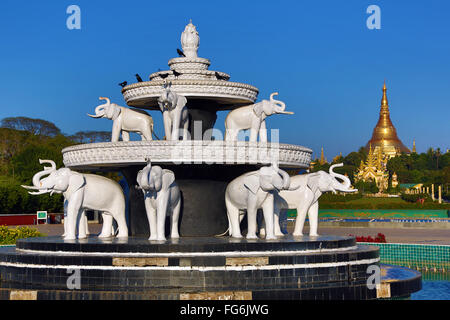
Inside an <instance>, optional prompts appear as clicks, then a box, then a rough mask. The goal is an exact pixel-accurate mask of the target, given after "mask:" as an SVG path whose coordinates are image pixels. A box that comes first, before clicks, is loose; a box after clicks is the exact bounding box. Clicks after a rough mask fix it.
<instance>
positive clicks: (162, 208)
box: [156, 194, 169, 241]
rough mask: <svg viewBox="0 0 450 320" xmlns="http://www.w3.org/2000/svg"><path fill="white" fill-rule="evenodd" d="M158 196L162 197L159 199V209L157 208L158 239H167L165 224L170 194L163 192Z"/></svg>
mask: <svg viewBox="0 0 450 320" xmlns="http://www.w3.org/2000/svg"><path fill="white" fill-rule="evenodd" d="M158 196H159V197H160V199H158V209H157V210H156V233H157V235H158V237H157V239H156V240H160V241H163V240H166V234H165V231H166V230H165V224H166V216H167V207H168V200H169V199H168V197H169V196H168V195H167V194H161V195H158Z"/></svg>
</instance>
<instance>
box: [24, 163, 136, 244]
mask: <svg viewBox="0 0 450 320" xmlns="http://www.w3.org/2000/svg"><path fill="white" fill-rule="evenodd" d="M39 163H41V164H43V163H49V164H50V165H51V166H50V167H44V170H43V171H40V172H38V173H36V174H35V175H34V176H33V186H22V187H23V188H25V189H29V190H36V191H35V192H29V193H30V194H33V195H39V194H44V193H50V195H52V194H53V193H55V192H56V193H62V194H63V195H64V200H65V201H67V217H66V219H65V222H64V223H65V224H67V226H65V228H64V229H65V234H64V239H65V240H74V239H75V238H76V227H77V224H78V225H80V227H79V234H78V238H79V239H82V238H86V228H84V227H83V226H82V224H83V223H84V221H83V216H84V214H85V211H86V210H98V211H101V212H102V217H103V227H102V232H101V233H100V235H99V237H100V238H107V237H111V236H112V232H111V231H112V222H113V221H112V219H113V218H114V219H115V220H116V222H117V225H118V228H119V234H118V237H120V238H127V237H128V227H127V223H126V220H125V197H124V195H123V192H122V188H121V187H120V185H119V184H118V183H117V182H115V181H113V180H111V179H108V178H105V177H103V176H99V175H95V174H81V173H78V172H75V171H72V170H70V169H68V168H60V169H58V170H56V164H55V162H54V161H52V160H39ZM46 175H48V177H46V178H42V177H43V176H46Z"/></svg>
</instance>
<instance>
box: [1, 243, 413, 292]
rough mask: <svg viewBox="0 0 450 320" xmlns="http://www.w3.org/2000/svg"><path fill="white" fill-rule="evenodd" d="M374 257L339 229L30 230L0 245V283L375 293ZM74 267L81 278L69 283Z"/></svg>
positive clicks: (8, 286) (7, 287) (44, 288)
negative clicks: (216, 233) (219, 233)
mask: <svg viewBox="0 0 450 320" xmlns="http://www.w3.org/2000/svg"><path fill="white" fill-rule="evenodd" d="M379 260H380V259H379V249H378V248H377V247H374V246H361V245H356V243H355V239H354V238H353V237H338V236H319V237H308V236H303V237H292V236H290V235H286V236H284V237H281V238H279V239H277V240H270V241H265V240H259V239H258V240H246V239H232V238H228V237H221V238H181V239H178V240H168V241H167V242H159V241H149V240H146V239H143V238H137V237H131V238H129V239H128V240H120V239H116V238H111V239H106V240H100V239H98V238H97V237H94V236H91V237H89V238H88V239H84V240H72V241H64V240H63V239H62V238H61V237H47V238H30V239H22V240H18V241H17V247H16V248H14V247H10V248H2V249H0V275H1V279H2V280H1V282H0V287H1V288H2V289H1V290H0V291H1V292H5V291H6V292H11V291H13V290H28V291H31V292H36V296H37V298H38V299H55V298H57V299H80V298H82V297H84V298H89V299H123V298H130V299H177V300H178V299H246V300H260V299H271V300H276V299H285V300H286V299H289V300H290V299H293V300H299V299H314V300H323V299H325V300H328V299H375V298H377V290H376V289H372V290H371V289H369V288H368V287H367V279H368V277H369V274H368V273H367V268H368V267H369V266H370V265H378V264H379ZM74 270H79V271H78V272H79V279H80V283H79V285H80V286H79V289H74V290H69V289H68V284H67V283H68V279H69V277H70V276H71V275H72V274H74V272H75V271H74ZM391 273H392V272H391ZM405 281H406V282H408V281H409V282H408V285H403V286H400V285H397V287H396V289H395V290H397V291H396V292H395V293H396V294H397V296H404V295H409V294H410V293H411V292H414V291H417V290H419V289H420V274H419V277H418V278H417V274H414V277H411V276H410V277H408V278H407V279H405V278H404V279H400V280H399V282H398V284H401V283H403V282H405ZM406 282H405V283H406ZM417 288H418V289H417ZM1 292H0V293H1ZM4 294H5V295H6V293H4Z"/></svg>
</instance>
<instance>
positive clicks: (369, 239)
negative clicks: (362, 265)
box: [350, 233, 387, 243]
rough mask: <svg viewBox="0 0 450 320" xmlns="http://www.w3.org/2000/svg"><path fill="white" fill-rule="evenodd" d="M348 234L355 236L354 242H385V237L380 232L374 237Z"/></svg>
mask: <svg viewBox="0 0 450 320" xmlns="http://www.w3.org/2000/svg"><path fill="white" fill-rule="evenodd" d="M350 236H352V237H355V238H356V242H377V243H386V242H387V241H386V237H385V236H384V234H382V233H378V234H377V236H376V237H375V238H372V237H371V236H368V237H364V236H354V235H352V234H350Z"/></svg>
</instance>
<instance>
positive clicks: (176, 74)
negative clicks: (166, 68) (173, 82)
mask: <svg viewBox="0 0 450 320" xmlns="http://www.w3.org/2000/svg"><path fill="white" fill-rule="evenodd" d="M172 72H173V75H174V76H175V78H178V76H180V75H181V73H179V72H176V71H175V70H172Z"/></svg>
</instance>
